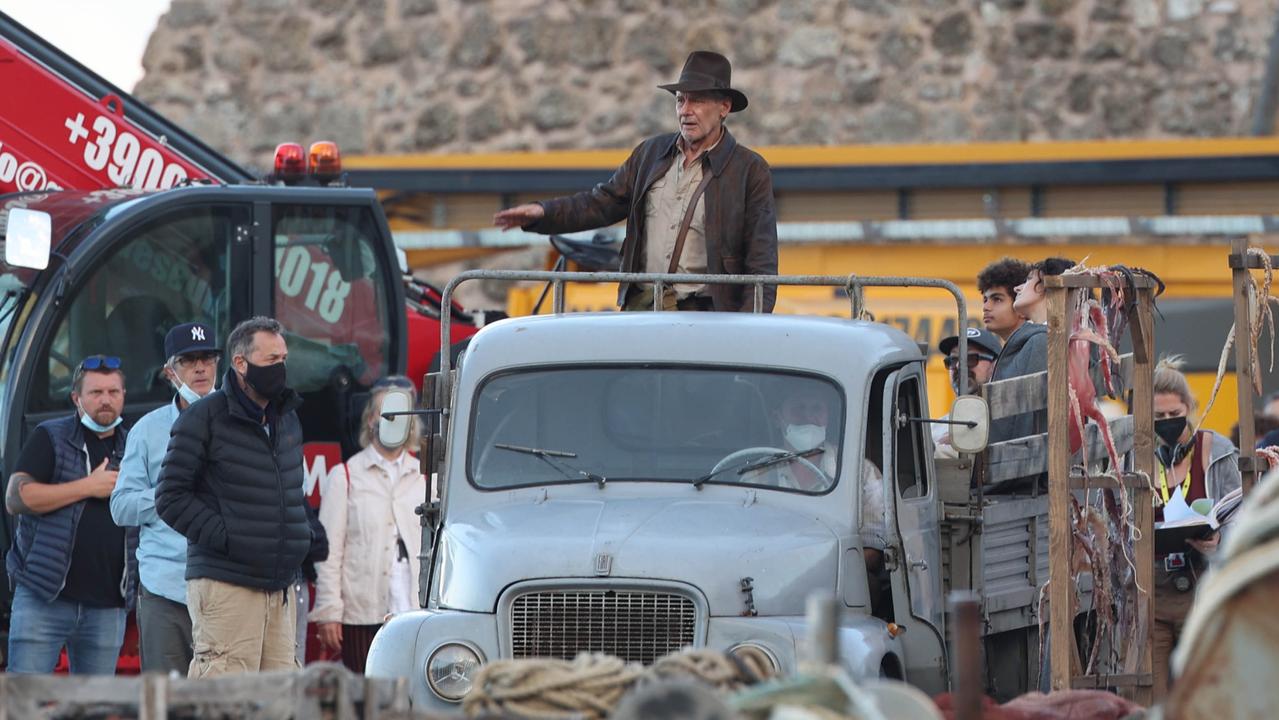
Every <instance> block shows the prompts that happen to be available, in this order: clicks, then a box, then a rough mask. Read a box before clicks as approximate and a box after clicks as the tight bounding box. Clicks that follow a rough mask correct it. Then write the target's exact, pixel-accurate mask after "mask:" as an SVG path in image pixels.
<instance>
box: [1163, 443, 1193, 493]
mask: <svg viewBox="0 0 1279 720" xmlns="http://www.w3.org/2000/svg"><path fill="white" fill-rule="evenodd" d="M1186 459H1187V460H1189V461H1190V462H1192V463H1193V462H1194V461H1195V449H1194V447H1193V446H1192V447H1191V448H1190V452H1188V453H1186ZM1193 475H1194V468H1193V467H1187V468H1186V480H1185V482H1183V483H1181V498H1182V499H1183V500H1187V499H1189V498H1190V481H1191V479H1192V476H1193ZM1159 491H1160V493H1162V494H1163V496H1164V505H1167V504H1168V501H1169V500H1171V499H1172V497H1171V495H1170V493H1169V492H1168V470H1167V469H1166V468H1164V464H1163V463H1159Z"/></svg>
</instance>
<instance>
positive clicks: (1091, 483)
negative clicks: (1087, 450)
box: [1070, 472, 1149, 492]
mask: <svg viewBox="0 0 1279 720" xmlns="http://www.w3.org/2000/svg"><path fill="white" fill-rule="evenodd" d="M1148 483H1149V481H1148V480H1147V479H1146V478H1145V477H1144V476H1142V475H1138V474H1136V473H1124V474H1123V475H1122V476H1121V477H1120V478H1119V479H1115V478H1114V477H1112V476H1110V475H1091V476H1084V475H1081V474H1079V473H1073V472H1072V473H1071V474H1070V489H1071V490H1083V489H1085V488H1087V489H1089V490H1100V489H1105V490H1122V491H1124V492H1128V491H1129V490H1134V489H1137V488H1145V487H1147V485H1148Z"/></svg>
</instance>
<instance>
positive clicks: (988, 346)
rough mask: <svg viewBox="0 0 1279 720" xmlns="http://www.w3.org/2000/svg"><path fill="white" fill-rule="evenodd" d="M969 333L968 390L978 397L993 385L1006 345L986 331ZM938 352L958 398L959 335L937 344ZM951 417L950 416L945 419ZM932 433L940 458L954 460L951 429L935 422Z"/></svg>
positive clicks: (967, 332) (973, 328)
mask: <svg viewBox="0 0 1279 720" xmlns="http://www.w3.org/2000/svg"><path fill="white" fill-rule="evenodd" d="M965 334H966V335H967V337H968V388H967V390H968V393H969V394H972V395H976V394H978V393H980V392H981V386H982V385H985V384H986V383H988V382H990V376H991V374H993V373H994V371H995V358H997V357H999V351H1000V349H1001V348H1002V347H1003V344H1002V343H1000V342H999V336H998V335H996V334H995V333H993V332H991V331H989V330H986V329H984V328H976V327H970V328H968V330H967V331H966V332H965ZM937 349H938V350H940V351H941V354H942V362H943V363H944V364H945V365H946V371H947V374H949V375H950V386H951V388H952V389H953V390H954V391H955V394H956V395H958V394H960V392H962V390H961V388H960V383H959V336H958V335H951V336H950V337H948V338H944V339H943V340H942V341H941V342H939V343H937ZM949 418H950V415H946V416H945V417H943V418H942V419H943V420H945V419H949ZM932 430H933V443H935V445H936V450H935V454H936V455H937V456H938V457H954V455H955V451H954V448H952V447H951V446H950V426H949V425H946V424H943V423H934V424H933V427H932Z"/></svg>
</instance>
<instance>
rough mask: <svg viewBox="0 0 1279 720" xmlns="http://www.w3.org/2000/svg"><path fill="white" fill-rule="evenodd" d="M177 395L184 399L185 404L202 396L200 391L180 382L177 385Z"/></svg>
mask: <svg viewBox="0 0 1279 720" xmlns="http://www.w3.org/2000/svg"><path fill="white" fill-rule="evenodd" d="M178 396H179V397H181V398H182V399H183V400H186V402H187V405H190V404H191V403H193V402H195V401H196V400H199V399H200V398H202V397H204V396H203V395H201V394H200V393H198V392H196V391H195V390H193V389H192V388H191V386H190V385H187V384H186V383H182V384H180V385H178Z"/></svg>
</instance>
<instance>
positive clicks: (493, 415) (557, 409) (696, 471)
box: [468, 367, 844, 493]
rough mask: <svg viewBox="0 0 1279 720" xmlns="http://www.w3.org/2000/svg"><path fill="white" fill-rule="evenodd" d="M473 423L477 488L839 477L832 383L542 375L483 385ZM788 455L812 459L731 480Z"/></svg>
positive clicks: (699, 373)
mask: <svg viewBox="0 0 1279 720" xmlns="http://www.w3.org/2000/svg"><path fill="white" fill-rule="evenodd" d="M471 422H472V425H471V427H472V429H473V431H472V433H471V444H470V449H469V463H468V465H469V472H470V478H471V481H472V482H473V483H474V484H475V485H476V486H478V487H480V488H487V489H499V488H509V487H519V486H526V485H540V484H550V483H563V482H598V479H599V478H604V479H605V480H606V481H607V482H614V481H625V480H649V481H652V480H657V481H672V482H691V481H693V480H694V479H698V478H703V477H705V478H706V480H705V482H707V483H724V484H739V485H751V486H757V487H764V488H771V489H776V490H786V491H798V492H807V493H823V492H827V491H829V490H830V489H831V488H832V487H834V485H835V483H836V481H837V479H838V477H839V469H840V468H839V464H840V449H841V440H842V438H843V424H844V401H843V396H842V394H841V392H840V390H839V388H838V386H837V385H835V384H834V383H832V382H830V381H829V380H825V379H822V378H818V377H812V376H805V375H790V374H781V373H766V372H752V371H743V370H736V369H719V368H716V369H709V368H689V367H576V368H557V369H537V370H528V371H518V372H512V373H507V374H504V375H499V376H496V377H493V378H490V379H488V380H487V381H485V382H484V383H483V384H482V386H481V388H480V391H479V393H478V395H477V396H476V399H475V401H474V406H473V409H472V419H471ZM534 450H536V451H553V452H534ZM795 451H807V452H806V454H805V456H804V457H803V458H802V459H790V460H783V461H781V462H777V463H775V464H771V465H769V466H767V467H764V468H760V469H757V470H751V471H748V472H744V473H743V472H738V471H739V470H742V469H744V468H746V467H747V466H748V465H751V464H753V463H758V462H760V461H768V460H771V459H775V458H777V456H780V455H784V454H786V453H791V452H795ZM554 453H559V454H554ZM715 471H718V472H715ZM711 473H715V474H713V475H712V474H711Z"/></svg>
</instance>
